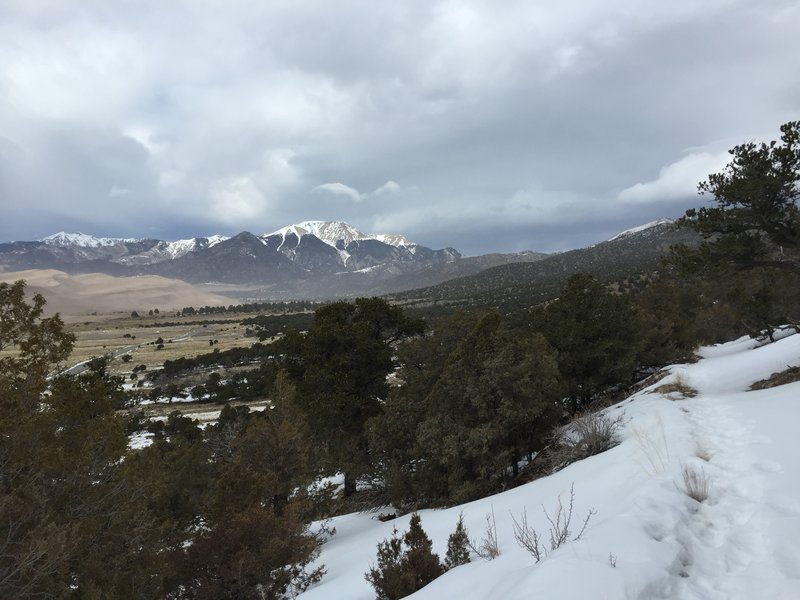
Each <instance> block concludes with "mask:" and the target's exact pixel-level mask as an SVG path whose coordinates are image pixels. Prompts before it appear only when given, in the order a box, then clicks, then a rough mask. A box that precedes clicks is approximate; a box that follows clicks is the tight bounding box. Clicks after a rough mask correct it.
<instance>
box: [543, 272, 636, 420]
mask: <svg viewBox="0 0 800 600" xmlns="http://www.w3.org/2000/svg"><path fill="white" fill-rule="evenodd" d="M531 324H532V326H533V328H534V329H535V330H536V331H540V332H541V333H542V334H543V335H544V336H545V337H546V338H547V341H548V342H550V344H551V345H552V346H553V347H554V348H555V349H556V350H557V351H558V364H559V368H560V371H561V374H562V375H563V377H564V380H565V382H566V384H567V386H568V391H569V395H570V398H571V399H572V403H571V406H570V408H571V410H572V411H576V410H577V409H578V408H580V407H581V406H582V405H584V404H586V403H587V402H589V400H590V399H591V398H592V396H593V395H594V394H595V393H596V392H597V391H599V390H600V389H602V388H603V387H605V386H611V385H615V384H619V383H626V382H628V381H629V380H630V379H631V378H632V377H633V374H634V372H635V369H636V355H637V351H638V344H639V321H638V318H637V315H636V312H635V311H634V309H633V306H632V304H631V301H630V299H629V298H628V297H626V296H618V295H615V294H613V293H611V292H610V291H609V290H608V289H607V288H606V287H605V286H603V285H602V284H600V283H599V282H598V281H597V280H595V279H594V278H593V277H592V276H591V275H588V274H585V273H578V274H577V275H573V276H572V277H570V278H569V280H568V281H567V284H566V286H565V287H564V289H563V290H562V292H561V295H560V296H559V297H558V299H556V300H554V301H553V302H551V303H550V304H548V305H547V306H545V307H543V308H537V309H535V310H534V311H532V313H531Z"/></svg>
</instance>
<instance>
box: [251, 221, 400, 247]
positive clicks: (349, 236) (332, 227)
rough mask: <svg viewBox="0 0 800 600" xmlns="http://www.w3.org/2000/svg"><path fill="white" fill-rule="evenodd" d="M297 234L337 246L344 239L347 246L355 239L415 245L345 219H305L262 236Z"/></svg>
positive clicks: (396, 244) (392, 244) (398, 237)
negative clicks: (366, 231) (357, 226)
mask: <svg viewBox="0 0 800 600" xmlns="http://www.w3.org/2000/svg"><path fill="white" fill-rule="evenodd" d="M292 233H293V234H295V235H296V236H297V237H298V238H301V237H303V236H304V235H309V234H310V235H314V236H316V237H318V238H319V239H321V240H322V241H323V242H325V243H326V244H328V245H330V246H333V247H336V242H338V241H340V240H341V241H343V242H344V245H345V246H347V245H348V244H349V243H350V242H352V241H355V240H378V241H380V242H383V243H384V244H389V245H390V246H413V245H414V243H413V242H411V241H409V240H408V239H407V238H406V237H405V236H402V235H395V234H372V233H363V232H361V231H359V230H358V229H356V228H355V227H353V226H352V225H350V224H348V223H344V222H343V221H303V222H302V223H295V224H294V225H287V226H286V227H281V228H280V229H278V230H277V231H273V232H272V233H268V234H264V235H263V236H261V237H264V238H266V237H269V236H272V235H281V236H283V237H284V238H285V237H286V236H287V235H289V234H292Z"/></svg>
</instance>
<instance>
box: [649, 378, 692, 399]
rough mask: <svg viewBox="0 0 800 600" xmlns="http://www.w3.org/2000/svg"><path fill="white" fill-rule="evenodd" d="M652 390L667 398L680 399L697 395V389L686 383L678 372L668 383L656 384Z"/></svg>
mask: <svg viewBox="0 0 800 600" xmlns="http://www.w3.org/2000/svg"><path fill="white" fill-rule="evenodd" d="M653 392H655V393H657V394H661V395H662V396H664V397H665V398H667V399H669V400H681V399H683V398H694V397H695V396H697V390H696V389H694V388H693V387H692V386H690V385H689V384H688V383H686V380H685V379H684V378H683V376H682V375H680V374H678V375H676V376H675V379H674V380H673V381H671V382H670V383H665V384H664V385H660V386H658V387H657V388H655V389H654V390H653Z"/></svg>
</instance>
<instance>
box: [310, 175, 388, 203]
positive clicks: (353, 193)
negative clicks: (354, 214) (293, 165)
mask: <svg viewBox="0 0 800 600" xmlns="http://www.w3.org/2000/svg"><path fill="white" fill-rule="evenodd" d="M401 189H402V188H401V187H400V184H399V183H397V182H396V181H392V180H391V179H390V180H389V181H387V182H386V183H384V184H383V185H382V186H380V187H379V188H377V189H375V190H373V191H371V192H369V193H366V194H364V193H361V192H359V191H358V190H357V189H356V188H354V187H350V186H349V185H345V184H343V183H339V182H335V183H323V184H322V185H318V186H317V187H315V188H314V189H313V190H311V191H312V192H327V193H329V194H333V195H334V196H344V197H346V198H349V199H350V200H352V201H353V202H356V203H358V202H364V201H365V200H368V199H370V198H379V197H381V196H387V195H391V194H397V193H399V192H400V191H401Z"/></svg>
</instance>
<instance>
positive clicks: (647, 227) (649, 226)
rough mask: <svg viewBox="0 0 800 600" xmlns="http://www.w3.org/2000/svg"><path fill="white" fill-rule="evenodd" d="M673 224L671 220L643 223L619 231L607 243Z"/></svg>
mask: <svg viewBox="0 0 800 600" xmlns="http://www.w3.org/2000/svg"><path fill="white" fill-rule="evenodd" d="M674 224H675V221H673V220H672V219H666V218H661V219H656V220H655V221H650V222H649V223H645V224H644V225H639V226H638V227H632V228H631V229H626V230H625V231H620V232H619V233H618V234H617V235H615V236H614V237H612V238H609V239H608V241H609V242H613V241H614V240H618V239H619V238H623V237H627V236H630V235H634V234H637V233H642V232H646V231H648V230H650V229H660V228H664V227H671V226H672V225H674Z"/></svg>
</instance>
